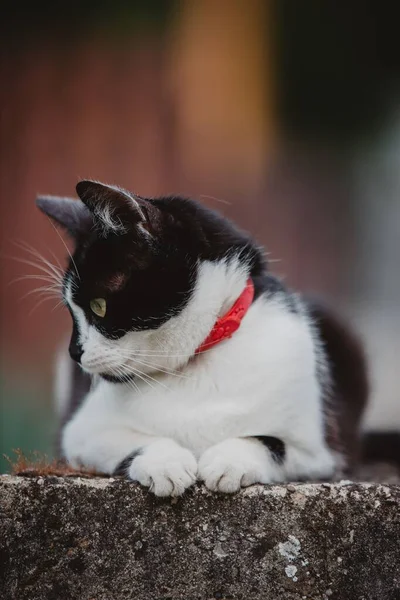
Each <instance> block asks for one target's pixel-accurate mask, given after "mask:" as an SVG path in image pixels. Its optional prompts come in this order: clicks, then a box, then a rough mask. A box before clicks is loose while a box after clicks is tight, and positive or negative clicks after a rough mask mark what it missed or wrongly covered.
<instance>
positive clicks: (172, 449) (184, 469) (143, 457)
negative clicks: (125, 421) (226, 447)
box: [128, 440, 197, 496]
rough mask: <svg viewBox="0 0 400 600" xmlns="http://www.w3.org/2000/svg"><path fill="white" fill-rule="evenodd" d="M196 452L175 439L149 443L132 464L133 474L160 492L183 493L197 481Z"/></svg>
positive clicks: (159, 493) (135, 477) (129, 472)
mask: <svg viewBox="0 0 400 600" xmlns="http://www.w3.org/2000/svg"><path fill="white" fill-rule="evenodd" d="M196 473H197V463H196V459H195V457H194V456H193V454H192V453H191V452H190V451H189V450H186V449H185V448H182V447H181V446H179V445H178V444H176V443H175V442H173V441H171V440H160V441H157V442H154V443H152V444H150V445H149V446H146V447H145V448H144V450H143V451H142V453H141V454H139V455H138V456H136V457H135V458H134V459H133V461H132V464H131V466H130V467H129V471H128V474H129V477H130V479H133V480H134V481H138V482H139V483H141V484H142V485H144V486H146V487H148V488H149V491H150V492H152V493H153V494H155V495H156V496H181V495H182V494H183V492H184V491H185V490H186V489H187V488H188V487H190V486H191V485H192V484H193V483H194V482H195V481H196Z"/></svg>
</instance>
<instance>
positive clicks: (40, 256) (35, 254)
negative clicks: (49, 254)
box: [14, 240, 64, 279]
mask: <svg viewBox="0 0 400 600" xmlns="http://www.w3.org/2000/svg"><path fill="white" fill-rule="evenodd" d="M14 244H15V245H16V246H17V248H20V249H21V250H24V251H25V252H29V253H30V254H31V255H32V256H33V257H34V258H37V259H38V260H39V261H40V264H42V265H46V266H47V267H48V268H49V269H50V270H51V271H52V272H53V273H54V275H55V276H56V277H59V278H61V279H62V277H63V275H64V272H63V269H62V268H61V265H60V266H59V267H57V266H56V265H54V264H53V263H52V262H50V261H49V260H48V259H47V258H46V257H45V256H43V254H41V253H40V252H39V251H38V250H36V248H33V246H31V245H30V244H28V243H27V242H25V241H23V240H22V241H18V240H17V241H14Z"/></svg>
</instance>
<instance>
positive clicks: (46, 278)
mask: <svg viewBox="0 0 400 600" xmlns="http://www.w3.org/2000/svg"><path fill="white" fill-rule="evenodd" d="M26 279H28V280H29V279H38V280H39V281H48V282H49V283H54V284H56V285H57V286H58V288H59V289H60V291H61V290H62V285H61V283H60V282H58V281H55V280H54V277H50V276H49V275H34V274H28V275H21V276H20V277H16V278H15V279H13V280H12V281H9V282H8V284H7V285H8V286H10V285H13V284H14V283H18V282H19V281H25V280H26Z"/></svg>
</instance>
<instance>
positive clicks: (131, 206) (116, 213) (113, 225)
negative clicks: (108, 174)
mask: <svg viewBox="0 0 400 600" xmlns="http://www.w3.org/2000/svg"><path fill="white" fill-rule="evenodd" d="M76 191H77V193H78V196H79V198H80V199H81V200H82V202H84V204H85V205H86V206H87V207H88V209H89V210H90V211H91V213H92V214H93V217H94V219H95V223H96V224H97V225H100V226H101V228H102V229H103V232H104V233H105V234H106V233H107V232H109V231H110V232H113V233H125V232H126V231H127V229H129V228H132V226H134V227H135V226H136V227H137V226H139V227H140V228H141V229H144V230H146V231H149V229H150V219H151V214H150V213H153V212H155V211H156V212H157V213H158V212H159V211H158V210H157V209H155V208H154V207H152V206H151V205H150V203H148V202H146V200H144V199H142V198H138V197H137V196H134V195H132V194H130V193H129V192H126V191H125V190H122V189H121V188H118V187H114V186H112V185H105V184H103V183H99V182H97V181H89V180H84V181H80V182H79V183H78V184H77V186H76ZM153 216H154V215H153Z"/></svg>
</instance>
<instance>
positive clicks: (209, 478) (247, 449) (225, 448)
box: [199, 439, 278, 494]
mask: <svg viewBox="0 0 400 600" xmlns="http://www.w3.org/2000/svg"><path fill="white" fill-rule="evenodd" d="M277 469H278V467H277V466H275V465H274V464H273V461H272V460H271V459H270V457H269V456H268V453H267V452H266V451H265V449H264V448H263V446H262V445H261V444H260V443H258V442H257V441H256V440H250V439H248V440H246V439H230V440H225V441H224V442H221V443H220V444H217V445H215V446H211V448H209V449H208V450H206V451H205V452H204V454H203V455H202V456H201V458H200V461H199V478H200V479H201V480H202V481H204V482H205V484H206V486H207V487H208V488H209V489H210V490H212V491H214V492H225V493H228V494H229V493H232V492H236V491H238V490H239V489H240V488H241V487H247V486H249V485H253V483H270V482H271V481H273V480H274V478H275V475H276V474H277V473H275V471H277Z"/></svg>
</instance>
